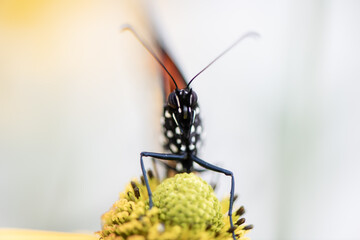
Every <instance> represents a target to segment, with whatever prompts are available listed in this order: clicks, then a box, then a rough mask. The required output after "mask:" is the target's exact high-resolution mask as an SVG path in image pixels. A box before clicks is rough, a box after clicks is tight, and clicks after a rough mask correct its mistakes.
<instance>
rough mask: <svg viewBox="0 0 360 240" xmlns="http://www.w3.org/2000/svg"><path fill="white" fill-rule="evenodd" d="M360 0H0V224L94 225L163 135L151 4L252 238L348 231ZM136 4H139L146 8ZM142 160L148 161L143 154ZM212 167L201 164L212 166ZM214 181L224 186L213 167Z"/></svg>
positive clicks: (358, 99)
mask: <svg viewBox="0 0 360 240" xmlns="http://www.w3.org/2000/svg"><path fill="white" fill-rule="evenodd" d="M359 12H360V1H356V0H354V1H335V0H329V1H294V0H293V1H280V0H279V1H205V0H204V1H165V0H156V1H152V2H151V3H150V1H149V2H146V1H130V0H126V1H125V0H117V1H112V0H111V1H110V0H108V1H79V0H78V1H45V0H33V1H26V0H13V1H7V0H4V1H0V194H1V197H0V227H16V228H33V229H47V230H57V231H79V230H88V231H97V230H99V229H100V216H101V214H102V213H104V212H105V211H107V210H108V209H109V208H110V206H111V205H112V203H113V202H114V201H115V200H116V199H117V198H118V193H119V192H120V191H122V190H123V188H124V186H125V184H126V183H127V182H128V181H129V180H130V179H131V178H132V177H137V176H140V167H139V153H140V152H141V151H145V150H147V151H161V148H160V144H159V143H158V138H159V136H158V135H159V132H160V124H159V118H160V114H161V111H162V102H161V101H162V96H161V88H160V86H161V85H160V77H159V71H158V70H159V69H158V66H157V64H156V62H155V61H154V60H153V59H152V58H151V57H150V56H149V54H148V53H147V52H146V51H145V50H144V49H143V48H142V46H141V45H140V44H139V43H138V42H137V41H136V40H135V39H134V38H133V37H132V36H131V34H129V33H119V27H120V26H121V25H122V24H124V23H130V24H132V25H133V26H134V28H135V29H137V31H138V32H139V33H140V35H142V36H143V37H144V38H145V39H147V40H148V41H151V40H152V33H151V31H149V28H148V27H149V22H148V21H149V18H148V17H149V16H151V17H150V18H151V21H152V22H153V23H154V24H155V25H156V27H157V28H158V30H159V34H160V35H161V37H162V38H163V39H164V40H165V41H166V43H167V46H168V47H169V49H170V52H171V53H172V54H173V56H174V58H175V60H176V61H177V62H178V63H179V64H180V65H181V67H182V69H183V70H184V73H185V75H186V77H188V78H191V77H192V76H194V75H195V74H196V73H197V72H198V71H199V70H201V69H202V68H203V67H204V66H205V65H206V64H208V63H209V62H210V61H211V60H212V59H213V58H214V57H216V56H217V55H218V54H219V53H220V52H221V51H223V50H224V49H225V48H226V47H227V46H229V45H230V44H231V43H232V42H233V41H234V40H235V39H237V38H238V37H239V36H240V35H241V34H243V33H245V32H247V31H249V30H255V31H257V32H258V33H260V34H261V36H262V37H261V38H260V39H258V40H253V39H248V40H246V41H244V42H243V43H241V44H239V45H237V46H236V47H235V48H234V49H233V50H232V51H231V52H229V53H228V54H227V55H225V56H224V57H223V58H222V59H221V60H219V61H218V62H216V63H215V64H214V65H213V66H212V67H211V68H209V69H208V70H207V71H205V72H204V73H203V74H202V75H200V76H199V77H198V79H197V80H196V81H195V82H194V83H193V88H194V90H196V91H197V93H198V96H199V102H200V105H201V108H202V117H203V120H204V124H205V126H204V128H205V129H206V132H207V137H206V145H205V146H204V148H203V150H202V155H201V157H202V158H203V159H204V160H206V161H209V162H213V163H218V164H220V165H221V166H223V167H224V168H227V169H231V170H232V171H233V172H234V174H235V176H236V192H237V193H239V195H240V198H239V200H238V202H237V205H238V206H239V205H240V204H243V205H245V208H246V209H247V214H246V218H247V223H252V224H254V225H255V229H254V230H253V231H252V233H250V237H251V238H252V239H286V240H287V239H360V231H359V230H358V228H359V220H358V218H357V216H359V214H360V205H359V202H360V190H359V186H358V183H359V182H360V174H359V171H360V168H359V167H360V163H359V157H360V154H359V147H360V146H359V143H360V127H359V123H360V91H359V87H360V83H359V79H360V70H359V68H360V57H359V56H360V47H359V42H360V28H359V23H360V14H359ZM145 13H146V14H148V15H149V16H146V14H145ZM148 166H150V164H148ZM212 176H213V175H212ZM220 181H221V186H220V189H219V191H218V194H219V197H222V196H224V195H225V194H227V193H228V191H229V179H228V178H227V177H225V176H221V177H220Z"/></svg>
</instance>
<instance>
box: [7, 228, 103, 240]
mask: <svg viewBox="0 0 360 240" xmlns="http://www.w3.org/2000/svg"><path fill="white" fill-rule="evenodd" d="M0 239H4V240H5V239H6V240H17V239H21V240H32V239H34V240H35V239H36V240H45V239H46V240H60V239H64V240H65V239H66V240H95V239H99V238H98V237H96V236H95V235H92V234H83V233H65V232H49V231H37V230H25V229H0Z"/></svg>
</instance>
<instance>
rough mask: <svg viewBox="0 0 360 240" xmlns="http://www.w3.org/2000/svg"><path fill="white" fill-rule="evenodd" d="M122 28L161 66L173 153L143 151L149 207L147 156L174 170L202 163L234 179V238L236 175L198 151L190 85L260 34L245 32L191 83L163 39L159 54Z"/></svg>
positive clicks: (193, 94) (164, 119) (168, 143)
mask: <svg viewBox="0 0 360 240" xmlns="http://www.w3.org/2000/svg"><path fill="white" fill-rule="evenodd" d="M122 30H127V31H130V32H131V33H132V34H133V35H134V36H135V38H136V39H137V40H138V41H139V42H140V43H141V44H142V45H143V46H144V47H145V49H146V50H147V51H148V52H149V53H150V54H151V55H152V56H153V57H154V58H155V60H156V61H157V62H158V63H159V64H160V66H161V67H162V80H163V81H162V83H163V93H164V110H163V116H162V117H161V124H162V128H163V134H164V137H165V142H164V148H165V149H166V150H168V151H169V152H170V153H156V152H141V153H140V165H141V170H142V173H143V177H144V180H145V185H146V188H147V191H148V195H149V207H150V208H152V206H153V201H152V193H151V189H150V186H149V181H148V178H147V174H146V169H145V166H144V158H147V157H151V158H153V159H160V160H168V161H170V162H174V163H175V165H174V164H167V163H164V164H165V165H166V167H167V168H168V169H171V170H173V171H175V172H177V173H178V172H188V173H189V172H193V171H201V170H197V169H194V166H193V165H194V163H196V164H198V165H200V166H201V167H203V168H204V169H207V170H211V171H214V172H218V173H223V174H225V175H226V176H229V177H230V178H231V189H230V200H229V201H230V204H229V211H228V215H229V220H230V226H231V227H230V230H231V232H232V236H233V239H234V240H235V239H236V236H235V233H234V230H235V229H236V227H234V224H233V219H232V209H233V202H234V188H235V178H234V174H233V173H232V171H230V170H227V169H224V168H221V167H218V166H216V165H213V164H211V163H208V162H206V161H204V160H202V159H201V158H199V157H198V156H197V151H198V148H199V147H200V145H199V143H200V141H201V134H202V122H201V118H200V107H199V104H198V97H197V94H196V92H195V91H194V90H193V89H192V88H191V86H190V85H191V83H192V82H193V81H194V79H195V78H196V77H197V76H199V75H200V74H201V73H202V72H203V71H205V70H206V69H207V68H208V67H209V66H210V65H212V64H213V63H214V62H215V61H216V60H218V59H219V58H220V57H222V56H223V55H224V54H225V53H227V52H228V51H229V50H230V49H231V48H233V47H234V46H235V45H236V44H238V43H239V42H240V41H242V40H243V39H244V38H247V37H249V36H258V34H257V33H255V32H248V33H246V34H245V35H242V36H241V37H240V38H239V39H237V40H236V41H235V42H234V43H233V44H232V45H230V46H229V47H228V48H227V49H225V51H223V52H222V53H221V54H220V55H218V56H217V57H216V58H215V59H214V60H212V61H211V62H210V63H209V64H208V65H207V66H206V67H204V68H203V69H202V70H201V71H200V72H199V73H198V74H196V75H195V76H194V77H193V78H192V79H191V80H190V81H189V82H186V80H185V78H184V76H183V74H182V73H181V71H180V70H179V68H178V67H177V66H176V64H175V63H174V61H173V60H172V58H171V57H170V56H169V54H168V53H167V51H166V50H165V48H164V47H163V46H162V45H161V43H160V41H157V46H158V48H159V55H156V54H155V53H154V51H153V50H152V49H151V48H150V47H149V46H148V45H147V44H146V43H145V41H144V40H142V39H141V37H140V36H139V35H138V34H137V32H136V31H135V30H134V29H133V28H132V27H131V26H129V25H127V26H124V27H123V28H122ZM177 164H180V165H181V168H180V169H178V168H177V167H175V166H176V165H177Z"/></svg>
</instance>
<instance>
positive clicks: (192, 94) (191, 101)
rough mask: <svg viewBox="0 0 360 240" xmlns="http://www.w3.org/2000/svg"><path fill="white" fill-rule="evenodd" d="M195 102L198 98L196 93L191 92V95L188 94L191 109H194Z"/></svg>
mask: <svg viewBox="0 0 360 240" xmlns="http://www.w3.org/2000/svg"><path fill="white" fill-rule="evenodd" d="M197 100H198V97H197V94H196V92H194V91H191V94H190V105H191V107H194V106H195V105H196V104H197Z"/></svg>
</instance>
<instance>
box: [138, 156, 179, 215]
mask: <svg viewBox="0 0 360 240" xmlns="http://www.w3.org/2000/svg"><path fill="white" fill-rule="evenodd" d="M143 157H153V158H156V159H163V160H172V161H181V160H184V159H185V157H186V156H185V155H176V154H164V153H154V152H141V153H140V165H141V171H142V173H143V176H144V180H145V185H146V189H147V191H148V195H149V207H150V209H151V208H152V206H153V201H152V193H151V189H150V185H149V181H148V178H147V176H146V169H145V166H144V161H143Z"/></svg>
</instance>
